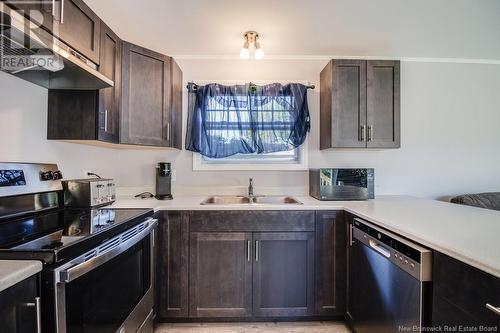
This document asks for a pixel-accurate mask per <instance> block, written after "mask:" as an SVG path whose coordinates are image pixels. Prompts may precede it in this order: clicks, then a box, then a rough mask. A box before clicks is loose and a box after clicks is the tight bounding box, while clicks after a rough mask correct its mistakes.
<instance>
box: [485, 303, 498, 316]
mask: <svg viewBox="0 0 500 333" xmlns="http://www.w3.org/2000/svg"><path fill="white" fill-rule="evenodd" d="M486 308H487V309H488V310H490V311H492V312H493V313H495V314H497V315H499V316H500V308H497V307H496V306H493V305H491V304H488V303H486Z"/></svg>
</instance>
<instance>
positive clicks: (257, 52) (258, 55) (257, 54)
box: [254, 47, 264, 60]
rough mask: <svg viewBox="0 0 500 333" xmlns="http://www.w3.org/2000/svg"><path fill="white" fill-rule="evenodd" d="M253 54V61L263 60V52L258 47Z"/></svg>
mask: <svg viewBox="0 0 500 333" xmlns="http://www.w3.org/2000/svg"><path fill="white" fill-rule="evenodd" d="M254 54H255V59H257V60H260V59H262V58H264V50H263V49H261V48H260V47H259V48H257V49H255V53H254Z"/></svg>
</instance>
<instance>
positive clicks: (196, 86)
mask: <svg viewBox="0 0 500 333" xmlns="http://www.w3.org/2000/svg"><path fill="white" fill-rule="evenodd" d="M189 86H191V88H192V89H193V91H195V90H196V89H198V85H197V84H196V83H189V84H188V85H187V86H186V88H187V89H188V90H189ZM306 88H307V89H314V88H316V86H315V85H314V84H309V85H306Z"/></svg>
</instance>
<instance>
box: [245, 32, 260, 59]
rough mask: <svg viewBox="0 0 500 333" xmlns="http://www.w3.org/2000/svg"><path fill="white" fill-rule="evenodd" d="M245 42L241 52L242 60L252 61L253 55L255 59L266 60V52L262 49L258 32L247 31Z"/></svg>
mask: <svg viewBox="0 0 500 333" xmlns="http://www.w3.org/2000/svg"><path fill="white" fill-rule="evenodd" d="M243 38H244V39H245V42H244V43H243V48H242V49H241V51H240V58H241V59H250V56H251V55H252V51H253V56H254V58H255V59H257V60H260V59H262V58H264V50H263V49H262V48H261V47H260V43H259V34H258V33H257V32H256V31H247V32H245V34H244V35H243Z"/></svg>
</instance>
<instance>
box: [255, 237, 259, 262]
mask: <svg viewBox="0 0 500 333" xmlns="http://www.w3.org/2000/svg"><path fill="white" fill-rule="evenodd" d="M255 261H259V241H258V240H257V241H255Z"/></svg>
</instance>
